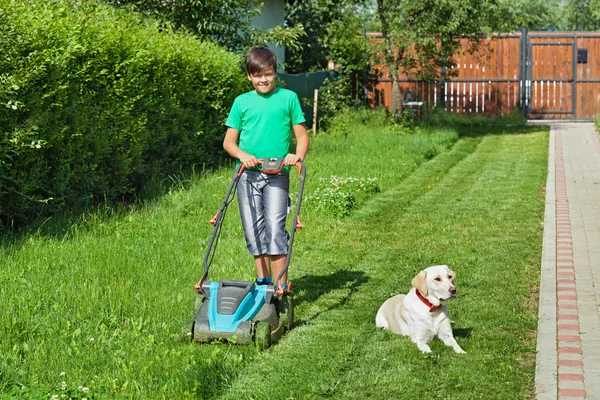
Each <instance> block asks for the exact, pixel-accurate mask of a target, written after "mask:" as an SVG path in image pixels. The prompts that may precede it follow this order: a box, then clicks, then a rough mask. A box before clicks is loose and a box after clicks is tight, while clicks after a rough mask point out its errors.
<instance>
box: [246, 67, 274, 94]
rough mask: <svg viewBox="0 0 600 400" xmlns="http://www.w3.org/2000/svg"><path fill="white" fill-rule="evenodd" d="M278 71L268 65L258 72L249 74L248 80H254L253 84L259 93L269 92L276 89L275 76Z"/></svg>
mask: <svg viewBox="0 0 600 400" xmlns="http://www.w3.org/2000/svg"><path fill="white" fill-rule="evenodd" d="M276 77H277V73H276V72H275V71H273V68H271V67H267V68H265V69H263V70H262V71H260V72H259V73H257V74H254V75H250V74H248V80H249V81H250V82H252V86H254V89H255V90H256V93H259V94H268V93H271V92H272V91H273V90H275V78H276Z"/></svg>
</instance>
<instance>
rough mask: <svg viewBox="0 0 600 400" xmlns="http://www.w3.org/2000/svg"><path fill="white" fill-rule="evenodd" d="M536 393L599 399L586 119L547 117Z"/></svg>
mask: <svg viewBox="0 0 600 400" xmlns="http://www.w3.org/2000/svg"><path fill="white" fill-rule="evenodd" d="M550 125H551V126H552V129H551V134H550V145H549V160H548V180H547V189H546V190H547V191H546V211H545V217H544V247H543V255H542V275H541V285H540V308H539V326H538V327H539V329H538V341H537V363H536V393H537V398H538V399H543V400H547V399H548V400H549V399H552V400H556V399H560V400H581V399H588V400H589V399H600V307H599V306H600V140H598V135H597V133H596V130H595V128H594V126H593V124H591V123H551V124H550Z"/></svg>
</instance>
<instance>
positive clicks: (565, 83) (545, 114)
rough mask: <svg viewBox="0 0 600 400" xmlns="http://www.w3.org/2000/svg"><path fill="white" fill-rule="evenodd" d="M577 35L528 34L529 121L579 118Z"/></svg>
mask: <svg viewBox="0 0 600 400" xmlns="http://www.w3.org/2000/svg"><path fill="white" fill-rule="evenodd" d="M576 57H577V43H576V37H575V35H570V36H549V34H548V33H545V34H533V33H531V34H528V35H527V51H526V55H525V57H524V58H525V69H526V73H525V93H526V96H525V110H526V114H527V115H528V116H529V118H534V119H535V118H538V119H546V118H552V119H555V118H559V119H560V118H568V119H575V118H576V103H575V100H576V98H577V96H576V90H577V85H576V84H575V76H576V73H577V71H576V63H575V59H576Z"/></svg>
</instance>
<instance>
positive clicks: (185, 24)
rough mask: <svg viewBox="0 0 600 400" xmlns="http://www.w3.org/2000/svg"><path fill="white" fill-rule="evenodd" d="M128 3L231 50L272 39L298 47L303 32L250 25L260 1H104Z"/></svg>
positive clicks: (260, 5)
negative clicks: (266, 28) (259, 27)
mask: <svg viewBox="0 0 600 400" xmlns="http://www.w3.org/2000/svg"><path fill="white" fill-rule="evenodd" d="M105 1H106V2H107V3H109V4H113V5H117V6H128V7H131V8H132V9H133V11H136V12H141V13H143V14H145V15H148V16H152V17H155V18H159V19H162V20H165V21H168V22H169V23H170V24H172V25H173V26H174V27H175V28H179V29H181V28H183V29H187V30H189V31H190V32H193V33H195V34H197V35H198V36H199V37H200V38H201V39H203V40H213V41H215V42H217V43H218V44H220V45H222V46H224V47H227V48H228V49H230V50H232V51H236V52H239V51H244V50H245V49H246V48H248V47H250V46H253V45H257V44H266V43H267V42H274V43H276V44H279V45H285V46H290V47H292V48H293V47H297V46H298V40H299V38H300V37H301V36H302V35H304V29H303V26H302V25H298V26H297V27H295V28H294V29H285V28H284V27H275V28H272V29H269V30H266V31H263V30H259V29H256V28H253V27H252V26H251V21H252V18H254V17H256V16H257V15H258V14H259V13H260V12H261V9H262V6H263V3H262V2H261V1H260V0H105Z"/></svg>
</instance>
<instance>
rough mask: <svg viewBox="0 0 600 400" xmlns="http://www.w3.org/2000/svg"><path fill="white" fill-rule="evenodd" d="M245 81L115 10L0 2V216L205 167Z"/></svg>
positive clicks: (234, 67)
mask: <svg viewBox="0 0 600 400" xmlns="http://www.w3.org/2000/svg"><path fill="white" fill-rule="evenodd" d="M246 85H247V81H246V80H245V77H244V75H243V74H242V73H241V70H240V60H239V59H238V57H237V56H234V55H232V54H230V53H228V52H226V51H225V50H223V49H222V48H220V47H218V46H216V45H214V44H211V43H202V42H200V41H199V40H198V39H196V38H195V37H193V36H192V35H188V34H182V33H177V32H173V31H172V30H171V29H169V27H168V26H161V25H159V24H158V23H157V22H152V21H149V20H144V19H142V18H141V17H137V16H135V15H133V14H131V13H128V12H126V11H124V10H117V9H114V8H112V7H110V6H106V5H101V4H100V3H99V2H98V3H97V2H95V1H91V0H88V1H85V0H78V1H76V0H71V1H47V0H33V1H31V0H0V207H1V208H0V219H1V221H2V225H3V226H4V227H6V226H11V225H13V224H22V223H25V222H28V221H30V220H32V219H33V218H35V217H39V216H46V215H51V214H53V213H56V212H59V211H62V210H64V209H65V208H67V207H72V206H78V205H86V204H94V203H98V202H101V201H107V200H108V201H112V200H115V199H119V198H124V197H125V198H130V197H135V196H136V195H137V194H138V193H139V190H140V189H141V188H142V187H143V184H144V183H145V182H147V181H149V180H151V179H154V178H160V177H164V176H166V175H168V174H172V173H176V172H179V171H187V170H190V169H191V168H192V167H193V166H194V165H207V166H211V165H214V164H215V163H217V162H218V161H219V157H220V156H222V149H221V139H222V136H223V132H224V127H223V123H224V121H225V118H226V115H227V112H228V111H229V107H230V105H231V103H232V102H233V99H234V97H235V96H236V95H237V94H239V93H240V92H242V91H243V90H245V89H246V88H247V86H246ZM0 229H1V227H0Z"/></svg>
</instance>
